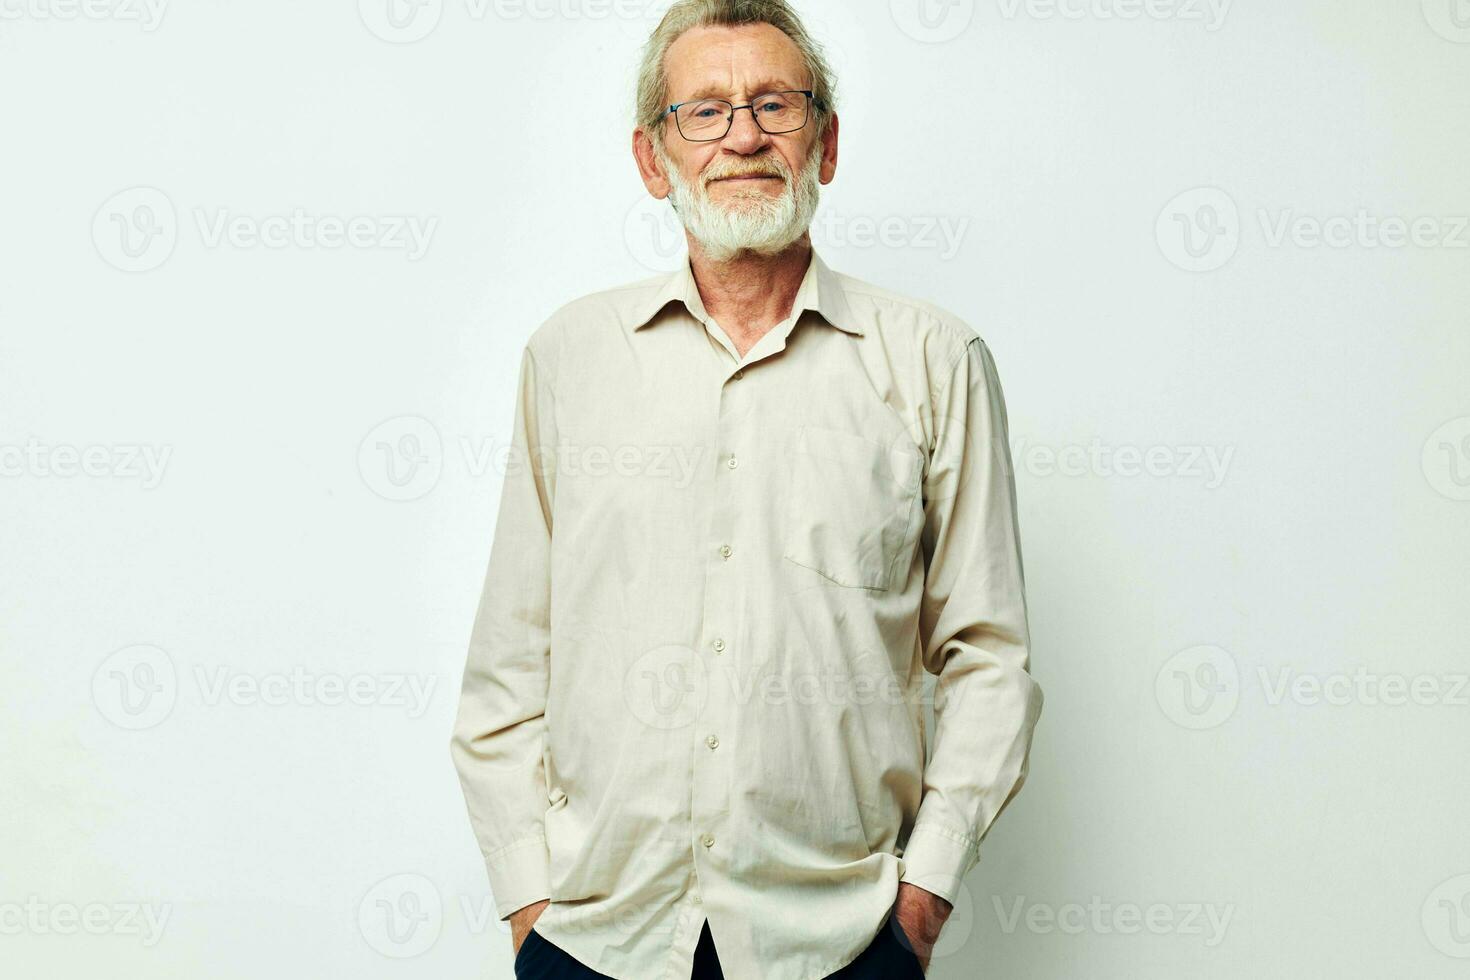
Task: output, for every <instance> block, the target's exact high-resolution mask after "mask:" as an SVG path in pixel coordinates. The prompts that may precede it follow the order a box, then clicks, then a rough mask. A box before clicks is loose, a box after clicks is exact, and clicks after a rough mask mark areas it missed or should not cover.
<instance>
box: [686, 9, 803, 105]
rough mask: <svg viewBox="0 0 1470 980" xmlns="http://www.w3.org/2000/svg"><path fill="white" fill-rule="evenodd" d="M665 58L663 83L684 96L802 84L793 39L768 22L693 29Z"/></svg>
mask: <svg viewBox="0 0 1470 980" xmlns="http://www.w3.org/2000/svg"><path fill="white" fill-rule="evenodd" d="M666 57H667V60H666V62H665V70H666V71H667V73H668V80H669V86H670V88H671V89H672V90H674V91H676V92H679V93H681V94H683V95H685V96H686V97H687V96H695V97H702V96H715V95H728V94H739V93H740V91H742V90H743V91H744V94H747V95H749V94H758V93H759V92H769V91H772V90H781V89H793V88H806V87H808V86H807V83H806V68H805V65H804V64H803V62H802V58H801V52H800V51H799V50H798V49H797V47H796V42H794V41H792V40H791V38H789V37H787V36H786V35H785V34H784V33H783V32H781V31H780V30H778V29H777V28H775V27H772V26H771V25H770V24H741V25H739V26H737V27H723V26H718V27H696V28H693V29H692V30H689V31H687V32H685V33H684V34H682V35H680V37H679V38H678V40H676V41H675V42H674V43H673V45H671V46H670V47H669V50H668V54H667V56H666Z"/></svg>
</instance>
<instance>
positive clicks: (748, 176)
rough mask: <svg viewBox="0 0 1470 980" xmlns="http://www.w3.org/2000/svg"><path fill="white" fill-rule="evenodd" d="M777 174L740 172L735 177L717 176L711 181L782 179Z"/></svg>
mask: <svg viewBox="0 0 1470 980" xmlns="http://www.w3.org/2000/svg"><path fill="white" fill-rule="evenodd" d="M780 179H781V178H780V177H777V176H776V175H775V174H739V175H737V176H734V177H716V178H715V179H714V180H713V181H711V183H716V184H718V183H719V182H720V181H724V180H780Z"/></svg>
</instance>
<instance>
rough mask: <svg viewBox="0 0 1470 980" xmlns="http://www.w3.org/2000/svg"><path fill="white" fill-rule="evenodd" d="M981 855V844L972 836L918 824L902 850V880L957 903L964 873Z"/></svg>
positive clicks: (950, 902) (953, 903) (947, 900)
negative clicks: (972, 838) (971, 837)
mask: <svg viewBox="0 0 1470 980" xmlns="http://www.w3.org/2000/svg"><path fill="white" fill-rule="evenodd" d="M979 859H980V853H979V845H978V844H977V843H976V842H975V841H973V840H971V839H970V838H968V837H963V836H961V835H958V834H952V833H950V832H948V831H945V830H938V829H934V828H927V827H915V828H914V830H913V831H912V832H911V833H910V834H909V842H908V846H907V847H905V848H904V851H903V875H902V877H900V878H899V880H900V881H906V882H908V883H909V884H911V885H918V886H919V887H920V888H922V889H924V890H925V891H926V892H933V893H934V894H935V895H938V896H939V897H940V898H942V899H944V900H945V901H946V902H948V903H949V904H950V905H957V904H959V903H958V902H957V901H956V900H957V899H958V898H959V893H960V888H961V883H962V882H963V880H964V877H965V874H966V872H968V871H969V870H970V869H971V868H973V867H974V866H975V862H976V861H978V860H979Z"/></svg>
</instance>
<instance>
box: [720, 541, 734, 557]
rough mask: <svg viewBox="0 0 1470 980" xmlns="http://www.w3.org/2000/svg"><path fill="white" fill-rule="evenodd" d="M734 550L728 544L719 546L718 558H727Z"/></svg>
mask: <svg viewBox="0 0 1470 980" xmlns="http://www.w3.org/2000/svg"><path fill="white" fill-rule="evenodd" d="M734 550H735V549H733V548H731V547H730V546H729V545H728V544H722V545H720V557H721V558H729V557H730V555H731V554H733V553H734Z"/></svg>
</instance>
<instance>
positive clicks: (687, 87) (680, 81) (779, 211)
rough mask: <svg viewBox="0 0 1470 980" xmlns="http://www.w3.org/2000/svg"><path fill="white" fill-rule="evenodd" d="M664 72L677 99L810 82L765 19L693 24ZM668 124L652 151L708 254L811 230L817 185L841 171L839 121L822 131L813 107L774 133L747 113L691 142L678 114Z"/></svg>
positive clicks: (722, 254) (760, 247)
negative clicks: (797, 123) (719, 135)
mask: <svg viewBox="0 0 1470 980" xmlns="http://www.w3.org/2000/svg"><path fill="white" fill-rule="evenodd" d="M665 68H666V71H667V73H668V82H669V97H670V98H669V101H670V102H671V103H677V102H685V101H689V100H691V99H696V98H704V97H709V98H721V99H726V100H727V101H730V102H732V103H734V104H736V105H745V104H747V103H749V102H750V101H751V100H752V99H753V98H754V97H755V96H757V95H763V94H766V93H770V92H780V91H791V90H801V89H807V88H810V87H811V84H812V81H811V78H810V76H808V74H807V72H806V69H805V66H804V65H803V62H802V58H801V53H800V51H799V50H798V49H797V47H796V44H795V43H794V42H793V41H792V40H791V39H790V38H789V37H787V36H786V35H785V34H783V33H782V32H781V31H779V30H777V29H776V28H774V27H772V26H770V25H769V24H749V25H742V26H739V27H705V28H695V29H694V30H691V31H688V32H687V33H685V34H684V35H682V36H681V37H680V38H679V39H678V40H677V41H675V42H674V43H673V44H672V45H670V47H669V50H668V53H667V56H666V61H665ZM662 126H663V129H662V134H663V140H662V143H663V147H662V149H661V150H659V149H658V148H655V151H654V152H655V155H656V157H657V159H658V161H659V162H660V163H661V165H662V167H663V169H664V171H665V173H666V175H667V179H668V184H669V193H670V195H671V196H672V197H673V199H674V204H675V206H676V207H677V208H678V211H679V215H680V218H681V220H682V221H683V222H684V225H685V227H686V229H687V230H688V231H689V232H690V234H692V235H693V236H694V237H695V238H696V239H698V240H699V241H700V242H701V243H702V244H703V245H704V247H705V250H706V252H707V253H708V254H710V256H711V257H712V258H715V259H717V260H723V259H728V258H731V257H733V255H735V254H736V253H738V252H739V251H741V250H750V251H754V252H756V253H758V254H774V253H776V252H779V251H780V250H781V249H783V248H785V247H786V246H788V245H789V244H791V242H793V241H795V240H796V239H798V238H800V237H801V236H802V235H803V234H805V233H806V230H807V228H808V227H809V226H810V223H811V218H812V214H813V213H814V212H815V209H816V198H817V184H818V182H819V181H820V182H821V183H826V182H827V181H829V180H831V176H832V172H833V170H835V167H836V132H835V127H834V131H833V132H832V133H831V134H830V135H829V136H828V137H827V138H826V139H823V138H822V137H820V136H819V135H818V132H817V125H816V111H815V108H813V109H812V110H811V112H810V115H809V118H808V120H807V124H806V126H805V127H803V128H802V129H799V130H796V131H795V132H792V133H784V134H778V135H774V136H773V135H771V134H769V133H766V132H764V131H763V130H762V129H761V128H760V127H759V126H757V125H756V123H755V117H754V116H753V114H752V113H751V112H750V111H749V110H746V109H739V110H736V112H735V118H734V122H733V124H732V125H731V127H730V132H729V133H728V134H727V135H726V136H725V137H724V139H720V140H711V141H707V142H694V141H690V140H686V139H685V138H684V137H683V136H682V135H680V133H679V130H678V127H677V126H676V124H675V122H674V120H673V118H672V117H666V118H665V121H664V123H663V124H662ZM650 189H651V190H652V189H654V188H653V187H652V185H651V186H650ZM656 192H657V191H655V193H656Z"/></svg>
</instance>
